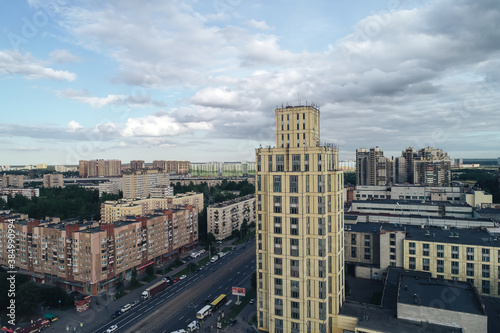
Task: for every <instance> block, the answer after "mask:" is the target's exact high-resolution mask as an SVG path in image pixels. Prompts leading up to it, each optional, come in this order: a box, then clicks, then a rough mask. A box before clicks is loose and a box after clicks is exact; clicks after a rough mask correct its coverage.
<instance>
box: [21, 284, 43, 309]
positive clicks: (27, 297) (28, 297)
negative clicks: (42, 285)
mask: <svg viewBox="0 0 500 333" xmlns="http://www.w3.org/2000/svg"><path fill="white" fill-rule="evenodd" d="M39 299H40V290H39V289H38V287H37V286H36V284H34V283H33V282H31V281H29V282H25V283H23V284H21V285H20V286H19V289H18V290H17V294H16V308H17V309H18V311H19V313H21V314H23V315H31V314H33V313H34V310H35V307H36V305H37V303H38V301H39Z"/></svg>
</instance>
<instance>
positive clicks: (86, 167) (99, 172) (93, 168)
mask: <svg viewBox="0 0 500 333" xmlns="http://www.w3.org/2000/svg"><path fill="white" fill-rule="evenodd" d="M121 167H122V162H121V161H120V160H103V159H99V160H89V161H85V160H80V161H79V168H78V172H79V175H80V177H113V176H121Z"/></svg>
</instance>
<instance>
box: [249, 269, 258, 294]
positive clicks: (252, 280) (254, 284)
mask: <svg viewBox="0 0 500 333" xmlns="http://www.w3.org/2000/svg"><path fill="white" fill-rule="evenodd" d="M250 285H251V286H252V289H253V290H257V273H256V272H253V273H252V275H251V276H250Z"/></svg>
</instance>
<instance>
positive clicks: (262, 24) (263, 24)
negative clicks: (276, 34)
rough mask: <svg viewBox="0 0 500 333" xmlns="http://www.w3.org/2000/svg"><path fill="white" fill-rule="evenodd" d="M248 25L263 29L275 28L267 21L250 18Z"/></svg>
mask: <svg viewBox="0 0 500 333" xmlns="http://www.w3.org/2000/svg"><path fill="white" fill-rule="evenodd" d="M247 25H248V26H250V27H253V28H257V29H262V30H274V28H273V27H270V26H268V25H267V23H266V22H265V21H256V20H250V21H248V22H247Z"/></svg>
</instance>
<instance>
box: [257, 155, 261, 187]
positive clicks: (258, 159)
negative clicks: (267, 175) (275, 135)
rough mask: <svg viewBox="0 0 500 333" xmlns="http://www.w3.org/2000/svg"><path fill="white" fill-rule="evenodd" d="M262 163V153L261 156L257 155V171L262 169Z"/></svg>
mask: <svg viewBox="0 0 500 333" xmlns="http://www.w3.org/2000/svg"><path fill="white" fill-rule="evenodd" d="M260 164H261V159H260V155H259V156H257V171H261V169H260ZM259 177H260V176H259ZM259 191H260V188H259Z"/></svg>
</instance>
